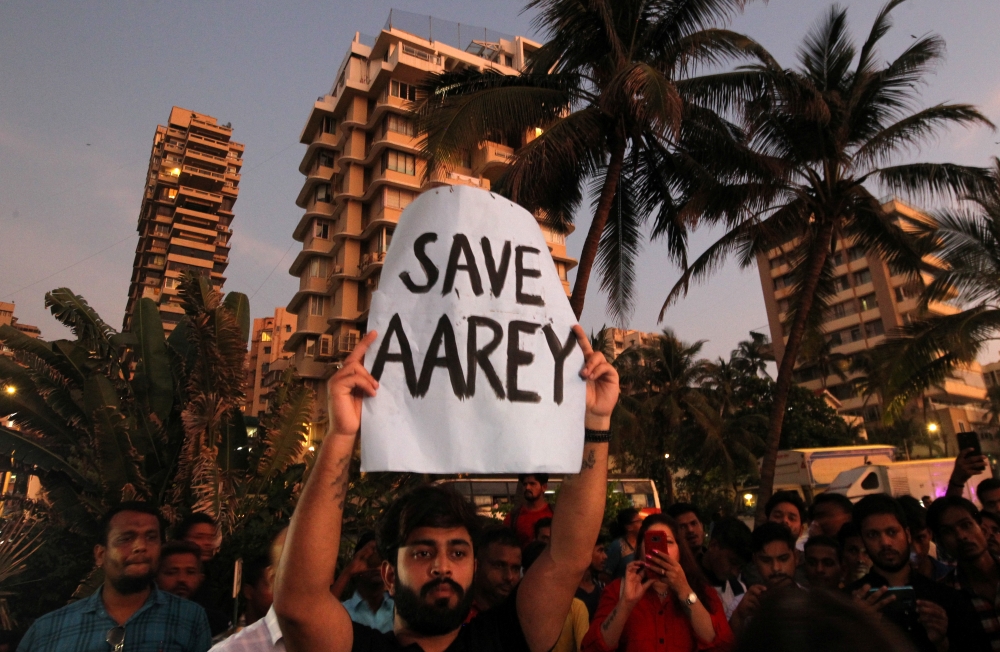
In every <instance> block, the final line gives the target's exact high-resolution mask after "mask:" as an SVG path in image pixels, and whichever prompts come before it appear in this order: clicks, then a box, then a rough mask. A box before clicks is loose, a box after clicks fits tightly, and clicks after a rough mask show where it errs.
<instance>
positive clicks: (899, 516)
mask: <svg viewBox="0 0 1000 652" xmlns="http://www.w3.org/2000/svg"><path fill="white" fill-rule="evenodd" d="M883 514H884V515H888V516H892V517H895V519H896V520H897V521H899V524H900V525H902V526H903V527H906V528H907V529H909V526H908V525H907V521H906V512H904V511H903V508H902V507H901V506H900V504H899V501H897V500H896V499H895V498H893V497H892V496H887V495H885V494H871V495H870V496H865V497H864V498H862V499H861V500H859V501H858V504H857V505H855V506H854V510H853V511H852V512H851V520H852V521H854V524H855V525H857V526H858V532H859V533H860V532H861V531H862V529H863V526H864V524H865V519H866V518H868V517H869V516H879V515H883Z"/></svg>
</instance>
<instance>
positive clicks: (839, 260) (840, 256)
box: [832, 251, 844, 267]
mask: <svg viewBox="0 0 1000 652" xmlns="http://www.w3.org/2000/svg"><path fill="white" fill-rule="evenodd" d="M832 260H833V266H834V267H840V266H841V265H843V264H844V252H843V251H838V252H837V253H835V254H833V258H832Z"/></svg>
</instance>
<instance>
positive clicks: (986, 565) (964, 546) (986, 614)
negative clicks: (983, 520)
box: [927, 496, 1000, 651]
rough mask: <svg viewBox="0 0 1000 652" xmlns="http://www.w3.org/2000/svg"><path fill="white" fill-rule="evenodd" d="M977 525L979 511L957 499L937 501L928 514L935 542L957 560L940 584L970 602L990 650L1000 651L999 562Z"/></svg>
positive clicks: (948, 498)
mask: <svg viewBox="0 0 1000 652" xmlns="http://www.w3.org/2000/svg"><path fill="white" fill-rule="evenodd" d="M979 523H980V516H979V510H978V509H976V506H975V505H973V504H972V503H971V502H969V501H968V500H966V499H965V498H961V497H959V496H945V497H944V498H939V499H937V500H936V501H934V503H933V504H931V508H930V510H928V512H927V525H928V526H929V527H930V528H931V531H932V532H934V540H935V541H937V544H938V545H939V546H941V547H942V548H943V549H944V550H945V551H946V552H947V553H948V554H949V555H951V556H952V557H953V558H955V559H957V560H958V567H957V568H956V569H955V570H953V571H952V572H951V573H949V574H948V575H947V576H946V577H945V578H944V579H943V580H942V582H945V583H946V584H949V585H951V586H952V587H953V588H955V589H957V590H959V591H961V592H962V593H964V594H965V595H966V596H967V597H968V598H969V599H970V600H971V601H972V605H973V607H975V609H976V614H977V615H978V616H979V620H980V622H981V623H982V625H983V630H984V631H985V632H986V635H987V637H989V641H990V646H991V649H993V650H998V651H1000V561H998V560H997V559H996V558H994V557H993V555H991V554H990V552H989V550H987V547H986V534H985V533H984V532H983V530H982V528H981V527H980V525H979Z"/></svg>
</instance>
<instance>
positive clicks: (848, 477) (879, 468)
mask: <svg viewBox="0 0 1000 652" xmlns="http://www.w3.org/2000/svg"><path fill="white" fill-rule="evenodd" d="M954 466H955V458H954V457H949V458H940V459H932V460H912V461H909V462H893V463H891V464H869V465H866V466H859V467H857V468H854V469H849V470H847V471H843V472H841V473H840V474H839V475H837V477H836V478H835V479H834V481H833V482H831V483H830V486H829V487H828V488H827V491H830V492H833V493H838V494H843V495H845V496H847V497H848V498H850V499H851V500H852V501H854V502H857V501H859V500H861V498H863V497H865V496H868V495H871V494H888V495H890V496H905V495H910V496H913V497H914V498H918V499H919V498H923V497H924V496H929V497H931V498H932V499H934V498H940V497H941V496H944V495H945V492H946V491H947V490H948V480H949V479H950V478H951V471H952V469H953V468H954ZM991 477H993V473H992V471H990V467H989V466H987V467H986V470H985V471H983V472H982V473H980V474H979V475H977V476H974V477H973V478H972V479H970V480H969V481H968V482H967V483H966V484H965V488H964V489H963V490H962V495H963V496H965V497H966V498H968V499H969V500H971V501H973V502H975V503H976V504H977V505H979V501H978V499H977V498H976V496H975V491H974V489H975V487H977V486H979V483H980V482H982V481H983V480H985V479H986V478H991Z"/></svg>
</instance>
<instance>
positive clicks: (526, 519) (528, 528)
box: [503, 503, 552, 548]
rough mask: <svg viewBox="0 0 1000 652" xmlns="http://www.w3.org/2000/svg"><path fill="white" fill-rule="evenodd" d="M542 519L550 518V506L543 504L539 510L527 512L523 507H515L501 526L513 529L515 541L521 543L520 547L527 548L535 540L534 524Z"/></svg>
mask: <svg viewBox="0 0 1000 652" xmlns="http://www.w3.org/2000/svg"><path fill="white" fill-rule="evenodd" d="M543 518H552V505H549V504H548V503H545V505H544V506H543V507H542V508H541V509H536V510H534V511H528V510H526V509H524V507H515V508H514V510H513V511H512V512H510V513H509V514H507V516H506V517H505V518H504V520H503V524H504V525H505V526H507V527H509V528H513V530H514V534H516V535H517V540H518V541H520V542H521V547H522V548H523V547H525V546H527V545H528V544H529V543H531V542H532V541H534V540H535V523H537V522H538V521H540V520H542V519H543Z"/></svg>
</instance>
